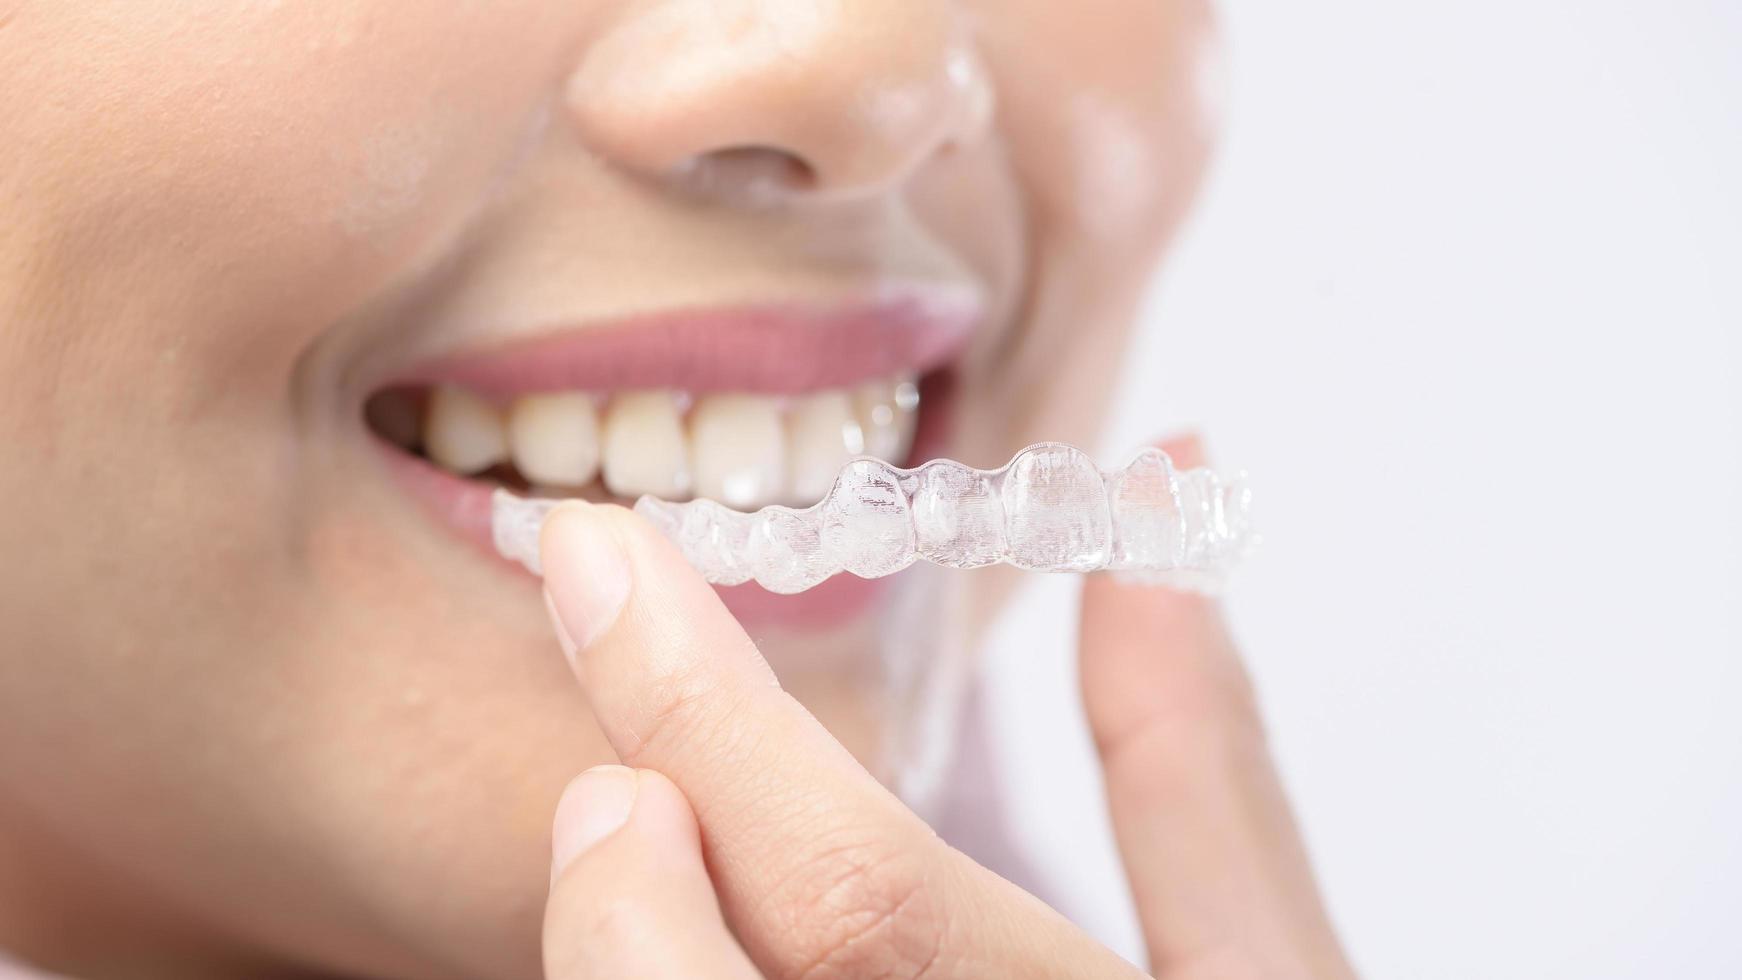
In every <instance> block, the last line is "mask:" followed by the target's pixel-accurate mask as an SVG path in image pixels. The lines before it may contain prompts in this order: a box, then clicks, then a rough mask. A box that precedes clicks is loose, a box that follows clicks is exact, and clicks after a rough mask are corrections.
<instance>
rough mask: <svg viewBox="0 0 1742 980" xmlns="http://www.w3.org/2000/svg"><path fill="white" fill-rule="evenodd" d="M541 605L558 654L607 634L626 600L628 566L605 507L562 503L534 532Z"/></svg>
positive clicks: (570, 655) (571, 652) (629, 579)
mask: <svg viewBox="0 0 1742 980" xmlns="http://www.w3.org/2000/svg"><path fill="white" fill-rule="evenodd" d="M539 553H540V558H541V560H542V562H543V565H544V595H545V605H546V608H547V609H548V610H549V612H550V617H551V624H552V627H553V628H554V629H555V631H556V635H557V640H558V642H559V643H560V644H561V646H562V649H563V653H564V655H565V656H567V657H568V658H569V660H570V663H571V664H573V663H574V659H575V655H576V653H577V652H578V651H579V650H583V649H585V648H587V647H589V646H591V645H592V644H593V643H594V642H595V641H597V640H598V638H599V637H601V636H603V635H604V634H605V633H606V632H607V631H609V630H610V629H611V627H612V625H613V624H615V623H616V621H617V616H618V614H619V613H620V612H622V610H623V606H624V604H625V603H626V602H627V601H628V599H629V588H630V585H631V582H632V575H631V572H630V565H629V560H628V558H627V556H626V555H625V554H624V551H623V546H622V543H621V541H620V540H619V538H618V535H617V532H616V531H615V529H614V528H613V527H612V522H611V520H610V517H609V515H608V513H607V512H606V509H605V508H602V507H597V506H594V505H592V504H588V503H585V502H582V501H565V502H564V503H563V504H561V505H560V506H558V507H557V508H556V509H555V510H553V511H551V514H550V516H549V517H548V518H546V519H545V522H544V528H543V529H542V530H541V531H540V533H539Z"/></svg>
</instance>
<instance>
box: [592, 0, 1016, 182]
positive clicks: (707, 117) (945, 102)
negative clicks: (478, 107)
mask: <svg viewBox="0 0 1742 980" xmlns="http://www.w3.org/2000/svg"><path fill="white" fill-rule="evenodd" d="M626 9H627V12H626V13H625V14H624V15H623V17H622V18H620V19H619V20H617V21H615V22H614V23H611V24H610V25H608V26H606V27H604V28H602V29H601V31H600V33H598V34H597V35H596V36H595V38H594V40H593V43H591V44H589V45H588V46H587V48H586V50H585V52H584V53H583V55H582V59H581V62H580V64H579V65H578V66H577V68H576V70H575V71H574V73H573V74H572V75H571V76H570V78H569V80H568V87H567V92H566V100H567V105H568V109H569V112H570V115H571V117H572V119H573V121H574V124H575V126H576V127H577V128H578V130H579V132H580V135H581V139H582V140H583V142H585V144H586V145H587V146H588V147H589V148H590V149H592V150H593V151H594V152H596V153H599V154H600V155H602V156H604V157H605V158H606V159H608V160H609V161H610V162H612V163H613V164H614V165H616V166H618V167H622V168H625V169H628V170H630V171H633V172H635V173H638V174H641V175H644V176H651V177H655V178H660V179H665V180H678V181H682V182H685V183H688V184H691V185H699V186H702V187H705V188H706V189H708V190H709V191H712V192H720V193H737V194H749V195H751V196H753V197H757V198H762V197H766V196H769V195H776V196H793V195H804V196H813V197H817V196H826V197H842V196H846V197H852V196H860V195H870V194H876V193H879V192H882V191H885V190H886V189H888V188H889V187H891V186H893V185H898V184H899V183H901V182H902V181H903V180H904V179H905V178H907V177H908V176H909V175H910V174H912V173H913V172H914V171H915V170H917V169H919V168H920V167H921V166H922V165H924V163H925V162H926V161H927V160H929V159H931V158H932V157H934V156H936V155H937V154H939V153H940V152H944V151H946V150H947V149H948V148H950V147H952V146H954V145H959V144H962V143H966V142H970V141H973V140H975V139H978V138H979V137H980V136H981V135H982V134H983V132H984V131H985V129H986V126H987V123H988V119H989V116H990V114H991V96H992V90H991V85H990V83H989V82H988V80H987V76H986V72H985V71H984V70H983V68H982V67H981V63H980V61H979V59H978V57H977V55H976V53H975V51H974V50H973V48H972V46H971V44H970V43H969V41H968V39H967V36H966V34H965V32H964V31H963V29H962V24H961V21H960V18H959V14H958V13H957V12H956V11H955V10H954V9H953V8H952V5H951V4H950V3H949V2H946V0H660V2H654V3H642V4H633V5H629V6H628V7H627V8H626Z"/></svg>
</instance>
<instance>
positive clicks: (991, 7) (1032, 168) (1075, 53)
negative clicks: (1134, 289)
mask: <svg viewBox="0 0 1742 980" xmlns="http://www.w3.org/2000/svg"><path fill="white" fill-rule="evenodd" d="M983 20H984V28H983V31H982V33H983V37H984V40H985V44H986V48H987V54H988V60H989V62H990V64H991V67H992V70H993V72H994V74H995V75H996V78H997V82H998V85H999V89H1000V96H1001V108H1002V112H1001V119H1002V120H1003V121H1004V124H1005V131H1006V136H1007V138H1008V139H1009V141H1010V143H1011V146H1012V151H1013V153H1014V154H1015V156H1016V157H1017V159H1018V160H1019V161H1021V167H1022V170H1023V175H1024V178H1025V180H1026V182H1027V184H1028V185H1029V187H1030V190H1031V193H1032V195H1033V204H1034V207H1035V211H1036V217H1037V219H1038V220H1040V221H1041V222H1043V223H1044V224H1045V225H1046V226H1047V227H1048V230H1049V233H1051V234H1053V235H1064V236H1071V235H1087V236H1094V237H1096V238H1099V239H1102V240H1104V241H1107V242H1108V243H1110V244H1113V245H1115V246H1117V248H1118V250H1119V251H1121V252H1125V253H1126V254H1129V251H1128V250H1129V249H1130V248H1131V247H1132V246H1144V245H1147V246H1148V247H1147V248H1144V249H1142V251H1141V253H1140V255H1142V256H1143V257H1144V258H1146V259H1147V258H1148V257H1152V256H1153V252H1154V249H1155V247H1156V246H1157V245H1159V243H1160V242H1161V241H1162V240H1163V239H1165V237H1166V235H1167V233H1168V231H1170V230H1171V228H1172V226H1173V225H1174V224H1175V223H1176V222H1177V220H1178V218H1179V216H1180V215H1181V213H1182V212H1183V210H1184V209H1185V207H1186V205H1187V204H1188V203H1189V202H1190V200H1191V198H1192V196H1193V193H1194V192H1195V190H1196V189H1197V185H1198V182H1199V179H1200V178H1201V176H1202V172H1203V168H1204V164H1205V162H1206V160H1207V158H1208V154H1209V150H1210V146H1211V143H1212V140H1213V136H1214V131H1215V125H1214V122H1215V121H1214V119H1213V116H1212V113H1211V106H1212V102H1213V100H1211V99H1210V98H1209V97H1208V96H1209V94H1210V92H1209V89H1210V88H1211V82H1212V79H1213V74H1214V65H1215V56H1216V51H1217V48H1216V43H1215V31H1214V25H1213V20H1212V17H1211V12H1210V9H1209V6H1208V4H1207V3H1206V2H1204V0H1141V2H1138V0H1083V2H1081V3H1072V4H1058V3H1051V2H1047V0H999V2H998V3H996V4H988V7H987V9H986V11H985V13H984V18H983Z"/></svg>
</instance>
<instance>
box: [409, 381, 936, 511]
mask: <svg viewBox="0 0 1742 980" xmlns="http://www.w3.org/2000/svg"><path fill="white" fill-rule="evenodd" d="M918 405H919V390H918V388H917V387H916V386H915V385H914V383H913V382H912V381H911V380H909V379H897V380H891V381H880V382H872V383H870V384H865V385H861V386H859V387H858V388H856V389H853V390H837V391H823V392H815V393H812V394H808V395H802V396H796V397H784V396H782V397H775V396H763V395H749V394H740V393H721V394H709V395H701V396H697V397H694V398H692V397H689V396H686V395H683V394H681V393H677V392H670V391H659V390H654V391H627V392H621V393H618V394H616V395H614V396H612V397H611V398H610V399H609V400H608V401H603V402H602V403H601V400H600V399H598V398H597V397H595V396H594V395H592V394H590V393H587V392H572V391H571V392H549V393H539V394H528V395H523V396H521V397H519V398H516V399H514V400H513V401H512V402H510V403H509V404H508V405H507V406H506V408H503V407H499V406H496V405H493V404H491V403H490V402H488V401H486V400H484V399H483V398H480V397H479V396H477V395H474V394H472V393H470V392H468V391H465V390H463V389H460V388H456V387H452V386H447V385H443V386H438V387H437V388H436V389H435V390H434V391H433V392H432V393H431V395H430V400H429V407H428V410H427V412H426V414H425V416H424V423H423V426H424V427H423V444H424V446H425V449H426V450H427V452H428V454H429V457H430V459H432V460H433V461H435V462H436V463H437V464H438V465H440V466H442V467H443V468H445V469H448V470H452V471H454V472H457V473H478V472H482V471H484V470H487V469H490V468H491V467H493V466H497V465H499V464H502V463H509V462H511V463H513V464H514V467H515V469H517V470H519V471H520V473H521V475H522V476H524V477H525V478H526V479H527V480H528V481H529V482H530V483H532V484H534V485H536V486H540V487H545V488H549V489H552V490H564V491H573V490H579V489H581V488H583V487H586V486H587V485H588V484H590V483H592V482H593V481H594V480H595V479H600V480H602V482H603V483H604V486H605V489H607V490H609V491H610V492H611V493H613V494H616V495H618V496H622V497H636V496H640V495H641V494H653V495H655V496H658V497H664V498H667V499H672V498H681V497H685V496H688V495H690V494H692V493H693V494H695V495H696V496H701V497H707V498H711V499H714V500H718V501H720V502H721V503H724V504H728V505H730V506H732V507H738V508H755V507H760V506H763V505H766V504H771V503H808V502H811V501H814V500H817V499H819V498H821V497H822V496H823V495H824V494H826V493H827V492H828V489H829V486H830V484H831V483H832V481H833V480H834V478H835V475H836V474H837V473H839V472H840V469H841V466H842V464H843V463H845V462H846V461H847V460H848V459H851V458H852V457H854V456H858V455H871V456H877V457H879V458H881V459H885V460H888V461H890V462H894V463H899V462H901V461H902V459H903V457H905V456H906V455H907V452H908V450H909V448H910V447H911V446H912V442H913V430H914V421H915V418H916V412H917V409H918ZM686 407H687V408H688V411H687V413H686V412H685V409H686ZM686 414H687V417H686Z"/></svg>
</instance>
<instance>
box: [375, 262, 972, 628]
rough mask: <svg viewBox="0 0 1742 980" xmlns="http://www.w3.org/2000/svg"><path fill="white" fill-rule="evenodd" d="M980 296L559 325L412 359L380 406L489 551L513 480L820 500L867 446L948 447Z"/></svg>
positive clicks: (451, 509)
mask: <svg viewBox="0 0 1742 980" xmlns="http://www.w3.org/2000/svg"><path fill="white" fill-rule="evenodd" d="M969 299H970V298H969V297H963V296H962V294H961V293H960V292H959V291H958V292H951V293H947V294H945V295H943V296H941V297H940V296H936V295H929V294H927V295H920V296H913V295H907V296H902V297H897V298H894V299H888V298H882V299H878V300H876V301H873V302H870V303H861V304H856V305H851V306H847V307H831V308H828V309H821V310H819V309H809V308H791V307H759V308H749V309H738V310H728V311H718V312H713V311H696V312H683V311H679V312H675V313H662V314H658V315H655V316H649V317H642V318H638V319H635V320H630V321H625V322H621V323H618V324H613V325H608V326H601V327H591V328H586V329H578V330H574V331H570V332H567V333H559V334H552V335H549V336H547V337H545V338H543V339H538V340H533V341H527V342H523V343H521V344H518V345H513V346H510V347H508V348H506V349H501V350H496V351H486V352H481V353H477V354H463V355H457V356H452V357H447V358H442V359H439V360H437V361H436V362H434V363H432V364H429V365H426V366H424V367H421V368H418V369H415V370H413V371H411V372H408V373H406V374H405V375H403V376H400V377H398V378H395V379H393V380H390V381H389V382H387V383H386V384H384V385H382V386H381V387H379V388H378V389H377V390H375V392H374V393H373V394H372V395H371V396H370V397H369V398H368V399H367V402H366V404H365V410H364V416H365V420H366V423H367V425H368V427H369V429H370V430H371V432H373V434H374V435H375V436H376V437H377V439H378V441H379V442H380V443H381V445H382V446H383V447H384V449H385V451H386V454H387V455H388V456H389V457H390V459H391V461H392V463H393V469H394V470H395V472H396V473H397V474H398V475H399V476H400V477H401V482H402V483H403V484H405V485H406V486H408V487H409V488H410V489H411V490H412V491H413V494H414V495H415V496H418V497H420V498H421V499H422V500H423V501H424V503H425V504H426V505H428V506H429V507H430V508H431V509H433V510H434V511H435V513H436V514H437V515H438V516H439V517H441V518H443V519H444V520H445V522H446V523H448V524H449V525H451V526H452V527H453V528H454V529H455V530H458V531H459V532H460V533H461V534H462V536H464V537H466V538H468V539H471V540H472V541H473V542H474V543H476V544H478V545H479V546H480V547H482V548H484V549H485V550H490V545H489V498H490V495H491V493H492V492H493V491H495V490H496V489H497V488H507V489H509V490H511V491H514V492H516V493H520V494H524V495H534V496H554V497H580V498H584V499H588V500H593V501H615V502H618V503H623V504H632V503H633V502H634V501H635V499H636V498H638V497H640V496H642V495H643V494H651V495H653V496H657V497H660V498H663V499H667V500H686V499H690V498H692V497H705V498H709V499H712V500H716V501H719V502H720V503H723V504H726V505H728V506H730V507H734V508H737V509H754V508H757V507H761V506H764V505H767V504H787V505H792V506H807V505H809V504H813V503H815V502H817V501H818V500H820V499H821V498H822V497H823V496H824V495H825V494H827V493H828V491H829V487H830V486H831V484H832V482H833V481H834V479H835V477H836V475H837V474H838V473H839V472H840V469H841V466H842V465H843V464H844V463H846V462H847V461H848V460H850V459H852V458H853V457H856V456H874V457H877V458H880V459H884V460H886V461H888V462H891V463H894V464H897V465H911V464H912V463H913V462H914V461H915V460H917V459H919V458H930V457H931V456H932V455H935V454H937V453H939V452H942V451H943V450H944V448H945V447H944V443H945V442H946V441H947V434H948V429H949V424H948V422H949V416H950V411H949V400H950V399H949V393H950V390H951V388H952V384H951V381H952V375H953V369H954V364H955V362H956V360H957V358H959V357H960V356H961V354H962V352H963V350H964V348H965V347H966V344H967V341H968V340H969V338H970V336H971V335H972V333H973V329H974V326H975V325H976V323H977V321H978V319H979V307H978V304H977V302H970V301H968V300H969ZM857 584H858V585H861V586H864V585H871V584H873V583H866V582H859V583H857ZM751 588H752V589H753V588H754V587H751ZM731 591H733V592H738V591H741V590H739V589H734V590H731ZM827 598H828V597H827V596H826V595H825V596H821V597H818V598H817V599H813V600H811V601H812V604H813V605H814V604H815V603H817V602H821V601H825V600H826V599H827ZM781 599H782V600H783V602H784V603H785V604H789V605H790V604H793V603H796V602H798V601H799V600H797V599H793V598H788V597H781Z"/></svg>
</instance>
